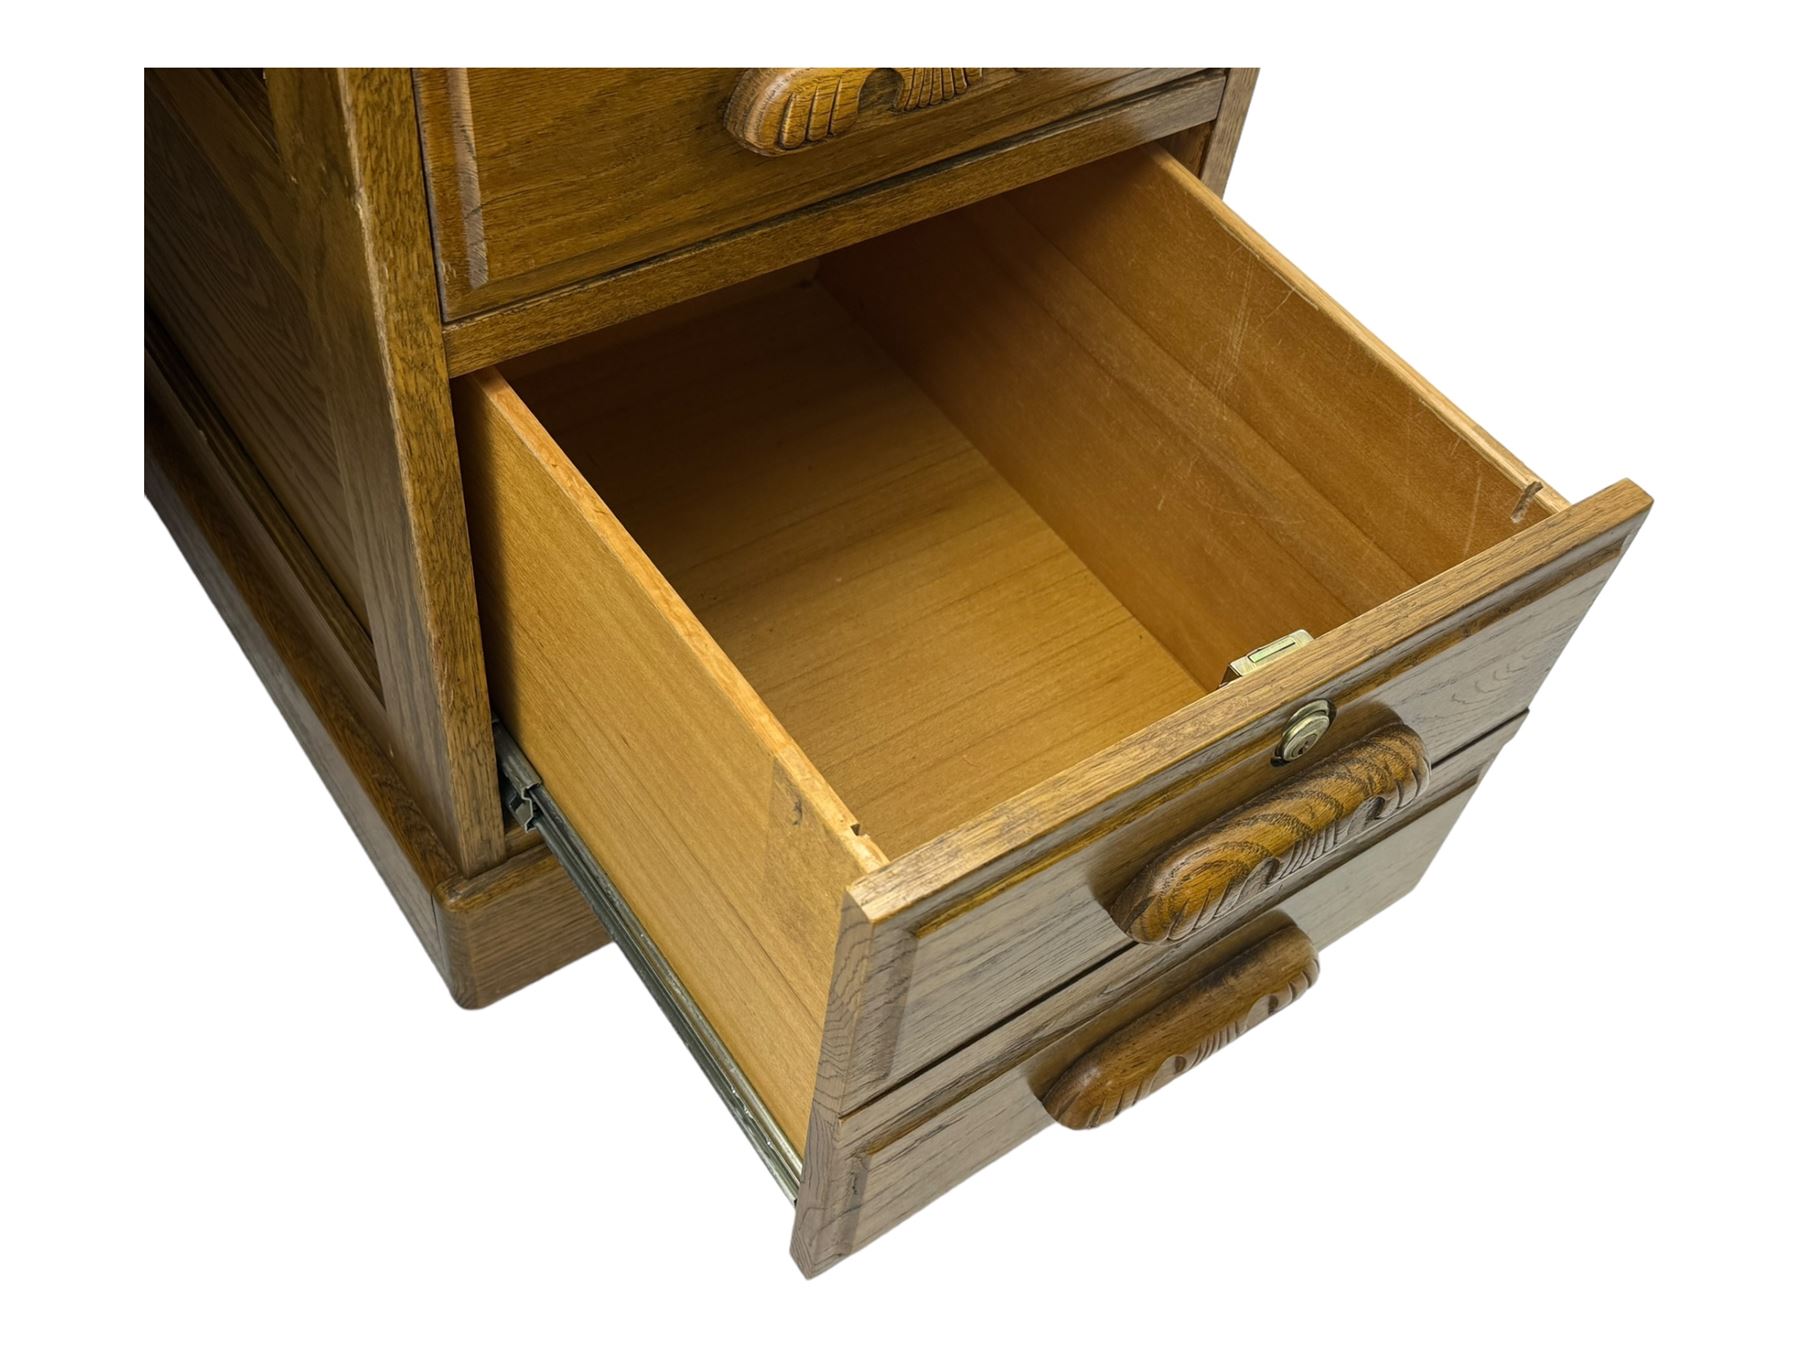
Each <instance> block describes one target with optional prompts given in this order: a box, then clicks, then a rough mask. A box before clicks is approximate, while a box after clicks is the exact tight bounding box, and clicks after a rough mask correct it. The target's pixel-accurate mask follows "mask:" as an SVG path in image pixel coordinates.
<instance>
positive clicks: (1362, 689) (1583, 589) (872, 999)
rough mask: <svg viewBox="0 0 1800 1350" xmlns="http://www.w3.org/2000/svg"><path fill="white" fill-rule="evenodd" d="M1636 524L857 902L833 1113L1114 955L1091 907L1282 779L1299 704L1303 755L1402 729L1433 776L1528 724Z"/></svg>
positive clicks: (1464, 574)
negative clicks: (1305, 717)
mask: <svg viewBox="0 0 1800 1350" xmlns="http://www.w3.org/2000/svg"><path fill="white" fill-rule="evenodd" d="M1648 509H1649V499H1648V498H1646V497H1645V496H1644V495H1643V494H1642V493H1641V492H1640V491H1638V489H1637V488H1636V487H1635V486H1633V485H1632V484H1630V483H1621V484H1619V485H1617V486H1615V487H1613V488H1610V489H1608V490H1607V491H1606V492H1603V493H1601V494H1599V495H1598V496H1596V497H1594V498H1590V499H1589V500H1588V501H1586V502H1583V503H1581V504H1580V505H1578V506H1576V507H1573V508H1571V509H1570V510H1569V511H1567V512H1563V513H1561V514H1559V515H1557V516H1553V517H1551V518H1550V519H1549V520H1546V521H1543V522H1540V523H1539V524H1538V525H1536V526H1533V527H1531V528H1530V529H1529V530H1526V531H1524V532H1523V533H1521V534H1520V535H1518V536H1516V537H1515V538H1513V539H1511V540H1508V541H1507V542H1506V543H1504V544H1501V545H1498V546H1496V547H1495V548H1493V549H1490V550H1489V551H1488V552H1487V553H1484V554H1482V555H1480V556H1479V557H1477V558H1474V559H1471V560H1470V561H1469V562H1467V563H1465V564H1462V565H1461V566H1459V567H1457V568H1453V569H1451V571H1450V572H1448V573H1446V574H1445V575H1444V576H1442V577H1440V578H1438V579H1437V580H1436V581H1434V582H1433V583H1431V584H1430V585H1427V586H1420V587H1417V588H1415V589H1414V590H1412V591H1409V592H1407V594H1406V595H1404V596H1402V597H1400V598H1399V599H1397V600H1395V601H1393V602H1390V603H1389V604H1388V605H1385V606H1382V607H1381V608H1380V609H1378V610H1375V611H1372V612H1371V613H1369V614H1365V615H1362V616H1359V617H1358V618H1356V619H1354V620H1351V621H1350V622H1349V623H1347V624H1345V625H1344V626H1343V627H1341V628H1339V629H1337V630H1336V631H1335V632H1332V633H1329V634H1327V635H1325V636H1324V637H1322V638H1320V639H1319V640H1317V641H1316V642H1314V643H1312V644H1310V645H1309V646H1307V647H1304V648H1302V649H1300V650H1299V651H1297V652H1295V653H1294V654H1293V655H1291V656H1288V657H1286V658H1285V659H1284V660H1283V661H1282V662H1281V663H1279V664H1278V665H1276V666H1274V667H1271V668H1270V669H1269V670H1267V671H1265V672H1262V673H1260V674H1258V675H1257V676H1256V677H1254V678H1252V679H1246V680H1239V681H1237V682H1236V683H1234V684H1231V685H1227V686H1226V687H1225V688H1223V689H1221V690H1219V691H1218V692H1216V693H1214V694H1211V695H1209V696H1208V697H1207V698H1205V699H1202V700H1200V701H1199V702H1198V703H1195V704H1192V705H1190V706H1189V707H1188V708H1185V709H1183V710H1181V711H1180V712H1177V713H1175V714H1173V715H1171V716H1169V717H1166V718H1164V719H1163V720H1162V721H1161V722H1159V723H1158V724H1156V725H1155V726H1153V727H1151V728H1149V729H1148V730H1146V731H1145V732H1143V733H1141V734H1140V735H1137V736H1134V737H1131V738H1128V739H1127V740H1125V741H1123V742H1121V743H1120V744H1119V745H1118V746H1116V747H1114V748H1113V749H1112V750H1111V751H1108V752H1107V753H1105V754H1101V755H1097V756H1095V757H1093V758H1092V759H1089V760H1087V761H1086V762H1085V763H1083V764H1081V765H1079V766H1077V767H1076V768H1075V769H1072V770H1070V771H1069V772H1067V773H1064V774H1059V775H1058V776H1056V777H1055V778H1052V779H1050V780H1048V781H1047V782H1046V783H1044V784H1043V785H1042V786H1041V787H1040V788H1038V789H1037V790H1035V791H1033V792H1031V793H1029V794H1025V795H1022V796H1020V797H1016V798H1014V799H1013V800H1011V801H1010V802H1007V803H1005V804H1004V805H1002V806H1001V807H999V808H997V809H996V810H994V811H992V812H989V813H987V814H986V815H985V816H983V817H981V818H979V819H977V820H974V821H971V822H970V823H969V824H968V825H967V826H965V827H963V828H961V829H958V830H955V831H952V832H951V833H949V834H947V835H944V836H942V837H941V838H939V839H936V840H934V841H932V842H931V843H930V844H927V845H925V846H924V847H922V848H919V849H915V850H914V851H912V852H911V853H909V854H907V855H906V856H904V857H902V858H899V859H896V860H895V862H894V863H892V864H891V865H889V866H888V867H887V868H885V869H883V871H882V872H881V873H879V874H877V875H876V876H873V877H870V878H868V879H867V880H865V881H864V882H862V883H859V884H858V886H857V887H856V888H855V889H854V891H853V896H854V898H855V899H856V900H857V902H858V903H859V904H860V905H861V907H862V909H863V911H864V913H865V915H866V917H867V919H868V921H869V923H870V924H871V926H872V932H871V934H870V935H869V938H868V944H867V953H866V957H865V959H866V973H865V976H864V981H865V985H866V987H864V988H862V989H860V990H859V991H858V993H857V1006H856V1010H855V1015H854V1016H853V1017H851V1016H846V1017H845V1018H843V1019H841V1020H834V1021H833V1024H832V1025H833V1028H834V1034H836V1035H839V1036H840V1037H843V1038H845V1040H844V1043H842V1044H838V1045H833V1046H830V1047H828V1048H827V1051H826V1058H827V1060H829V1061H831V1062H833V1063H836V1064H838V1065H840V1066H843V1067H842V1069H841V1073H842V1078H843V1084H844V1086H843V1088H842V1093H841V1096H842V1100H843V1101H844V1102H846V1103H848V1104H855V1103H859V1102H862V1101H866V1100H868V1099H869V1098H870V1097H872V1096H873V1095H875V1094H876V1093H878V1092H880V1091H882V1090H883V1089H884V1088H885V1087H886V1086H888V1085H890V1084H892V1083H895V1082H900V1081H903V1080H904V1079H905V1078H906V1077H908V1076H909V1075H910V1074H911V1073H913V1072H916V1071H917V1070H918V1069H919V1068H920V1067H922V1066H923V1065H925V1064H928V1063H930V1062H932V1061H933V1060H934V1059H936V1058H938V1057H939V1056H941V1055H943V1054H944V1053H946V1052H947V1051H948V1050H950V1049H951V1048H953V1047H954V1046H956V1045H958V1044H960V1043H961V1042H963V1041H964V1040H966V1039H967V1038H968V1037H969V1036H970V1035H971V1034H973V1033H974V1032H976V1031H978V1030H979V1029H980V1028H982V1027H986V1026H992V1025H993V1024H994V1023H995V1022H996V1021H998V1020H1000V1019H1001V1018H1003V1017H1005V1016H1007V1015H1008V1014H1009V1013H1010V1012H1011V1011H1012V1010H1013V1009H1016V1008H1019V1007H1022V1006H1024V1005H1026V1004H1028V1003H1030V1002H1031V1001H1033V1000H1034V999H1036V998H1038V997H1041V996H1042V995H1043V994H1044V993H1045V992H1046V991H1047V990H1049V989H1053V988H1055V987H1056V986H1057V985H1058V984H1059V983H1061V982H1062V981H1063V980H1066V979H1067V978H1069V977H1070V975H1072V974H1073V973H1075V972H1078V971H1081V970H1084V969H1087V968H1089V967H1090V966H1092V965H1093V964H1094V963H1095V962H1097V961H1100V960H1103V959H1105V958H1106V957H1108V956H1109V955H1112V954H1115V953H1117V952H1118V951H1119V950H1121V948H1122V945H1123V941H1124V940H1123V938H1122V935H1121V934H1120V933H1119V931H1118V928H1117V927H1116V926H1115V925H1114V924H1113V922H1112V921H1111V920H1110V919H1109V918H1108V917H1107V915H1106V913H1105V910H1104V909H1103V908H1102V901H1103V899H1104V898H1105V897H1107V896H1110V895H1112V894H1113V893H1114V892H1115V891H1116V890H1118V889H1119V888H1120V887H1122V886H1124V885H1125V884H1126V882H1127V881H1128V880H1129V879H1130V877H1131V876H1132V875H1133V874H1134V873H1135V872H1136V871H1137V870H1138V869H1139V868H1141V867H1142V866H1143V864H1144V863H1145V862H1146V861H1147V860H1148V859H1149V858H1151V857H1153V856H1155V855H1156V854H1157V853H1159V852H1160V851H1161V850H1162V849H1164V848H1166V847H1167V846H1168V845H1169V844H1170V843H1172V842H1173V841H1174V840H1176V839H1178V838H1180V837H1181V836H1183V835H1185V834H1187V833H1189V832H1191V831H1192V830H1194V829H1196V828H1197V827H1199V826H1201V825H1203V824H1205V823H1207V822H1208V821H1211V820H1214V819H1216V818H1217V817H1218V816H1219V815H1220V814H1221V813H1222V812H1224V811H1226V810H1227V809H1229V808H1230V807H1232V806H1235V805H1237V804H1238V803H1240V802H1243V801H1246V800H1248V799H1250V798H1251V797H1254V796H1256V795H1257V794H1259V793H1261V792H1263V791H1265V790H1267V789H1268V788H1270V787H1271V786H1273V785H1274V784H1275V783H1277V782H1278V781H1280V779H1281V776H1282V774H1283V773H1284V772H1288V771H1291V770H1283V769H1281V768H1278V767H1276V766H1275V765H1273V764H1272V762H1271V761H1272V759H1273V757H1274V754H1275V750H1276V747H1277V745H1278V744H1279V740H1280V735H1281V731H1282V728H1283V726H1284V725H1285V724H1286V721H1287V718H1288V716H1289V714H1290V713H1291V712H1292V710H1293V709H1294V708H1296V707H1298V706H1299V705H1300V704H1302V703H1304V702H1306V701H1307V700H1309V699H1313V698H1329V699H1331V700H1332V701H1333V703H1334V704H1335V705H1336V707H1337V709H1338V716H1337V720H1336V722H1335V723H1334V724H1333V727H1332V730H1331V732H1330V733H1329V734H1328V736H1327V737H1326V739H1325V741H1324V742H1323V743H1322V744H1321V746H1320V747H1319V748H1318V749H1317V750H1315V752H1314V753H1315V754H1318V753H1329V752H1330V751H1331V750H1332V749H1333V748H1335V747H1336V746H1338V745H1342V744H1347V743H1349V742H1350V741H1352V740H1354V739H1356V738H1358V737H1360V736H1363V735H1366V734H1368V733H1369V732H1371V731H1373V730H1374V729H1376V728H1377V727H1379V726H1381V725H1384V724H1386V723H1387V722H1390V721H1392V720H1395V719H1398V720H1400V721H1403V722H1404V723H1405V724H1406V725H1407V726H1409V727H1411V728H1412V729H1413V730H1414V731H1416V732H1417V733H1418V734H1419V736H1420V737H1421V738H1422V739H1423V741H1424V743H1425V746H1426V749H1427V751H1428V752H1429V755H1430V758H1431V761H1432V764H1433V766H1434V769H1435V766H1436V764H1437V763H1438V761H1439V760H1441V759H1442V758H1444V757H1445V756H1447V755H1449V754H1451V753H1453V752H1454V751H1455V750H1457V749H1458V748H1459V747H1461V746H1463V745H1466V744H1469V743H1470V742H1472V741H1474V740H1475V739H1477V738H1479V737H1480V736H1482V735H1483V734H1484V733H1486V732H1487V731H1489V730H1490V729H1491V728H1493V727H1495V726H1498V725H1500V724H1501V723H1503V722H1506V721H1508V720H1510V719H1511V718H1513V717H1515V716H1517V715H1518V714H1519V713H1520V712H1523V711H1524V710H1525V709H1526V708H1527V707H1528V706H1529V704H1530V701H1531V698H1532V695H1533V694H1534V693H1535V692H1536V690H1537V688H1538V686H1539V684H1541V683H1542V681H1543V679H1544V677H1545V676H1546V675H1547V674H1548V672H1549V670H1550V668H1551V666H1552V665H1553V664H1554V663H1555V661H1556V658H1557V656H1558V655H1559V654H1560V653H1561V651H1562V648H1563V645H1564V644H1565V643H1566V642H1567V640H1568V638H1569V637H1570V635H1571V634H1572V633H1573V632H1574V630H1575V627H1576V625H1577V624H1579V622H1580V621H1581V618H1582V616H1583V615H1584V614H1585V613H1586V612H1587V609H1588V606H1589V605H1590V604H1591V603H1592V602H1593V600H1594V598H1595V596H1596V595H1598V593H1599V591H1600V589H1601V587H1602V585H1603V584H1604V583H1605V581H1606V579H1607V578H1608V576H1610V575H1611V572H1612V569H1613V567H1614V566H1615V565H1616V564H1617V562H1618V560H1619V558H1620V557H1621V556H1622V554H1623V553H1624V550H1625V548H1626V547H1627V545H1628V544H1629V542H1630V540H1631V538H1632V536H1633V535H1634V534H1635V532H1636V530H1637V528H1638V526H1639V525H1640V524H1641V523H1642V519H1643V515H1644V513H1645V512H1646V511H1647V510H1648ZM1302 763H1303V764H1304V763H1305V761H1302ZM977 972H979V973H980V974H979V975H978V974H977Z"/></svg>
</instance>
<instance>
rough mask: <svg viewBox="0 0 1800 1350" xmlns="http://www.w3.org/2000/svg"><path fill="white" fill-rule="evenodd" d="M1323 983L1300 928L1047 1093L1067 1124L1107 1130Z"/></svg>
mask: <svg viewBox="0 0 1800 1350" xmlns="http://www.w3.org/2000/svg"><path fill="white" fill-rule="evenodd" d="M1318 978H1319V954H1318V952H1316V951H1315V950H1313V945H1312V943H1311V942H1310V941H1308V940H1307V937H1306V934H1304V933H1302V932H1301V931H1300V930H1299V929H1298V928H1296V927H1294V925H1293V924H1291V923H1290V924H1284V925H1283V926H1282V927H1281V928H1279V929H1277V930H1276V931H1275V932H1274V933H1271V934H1270V935H1269V936H1268V937H1266V938H1264V939H1263V940H1262V941H1261V942H1259V943H1257V944H1256V945H1255V946H1254V947H1251V948H1249V949H1248V950H1246V951H1243V952H1240V953H1238V955H1236V956H1235V957H1233V958H1232V959H1231V960H1229V961H1227V962H1226V963H1225V964H1224V965H1222V966H1219V967H1218V968H1217V969H1215V970H1212V971H1209V972H1208V973H1207V974H1206V975H1204V976H1202V977H1201V978H1200V979H1199V980H1198V981H1196V982H1195V983H1194V984H1191V985H1189V986H1188V987H1187V988H1186V989H1184V990H1182V991H1181V992H1180V993H1179V994H1176V995H1174V996H1173V997H1171V998H1168V999H1165V1000H1164V1001H1163V1002H1161V1003H1159V1004H1157V1005H1156V1006H1155V1007H1154V1008H1152V1009H1151V1010H1150V1011H1149V1012H1147V1013H1144V1014H1143V1015H1142V1016H1140V1017H1138V1018H1137V1019H1136V1020H1134V1021H1131V1022H1127V1023H1126V1024H1125V1025H1124V1026H1122V1027H1120V1028H1119V1029H1118V1030H1117V1031H1115V1032H1113V1033H1112V1035H1110V1036H1108V1037H1107V1038H1106V1039H1105V1040H1103V1041H1101V1042H1100V1043H1099V1044H1098V1045H1095V1046H1093V1047H1092V1048H1090V1049H1089V1050H1087V1051H1086V1052H1085V1053H1084V1054H1083V1055H1082V1056H1081V1058H1079V1059H1077V1060H1076V1061H1075V1062H1074V1063H1073V1064H1071V1065H1069V1067H1068V1068H1067V1069H1065V1070H1063V1073H1062V1075H1061V1077H1059V1078H1058V1079H1057V1080H1056V1081H1055V1082H1054V1083H1052V1084H1051V1085H1050V1090H1049V1091H1048V1092H1046V1093H1045V1094H1044V1095H1043V1098H1042V1101H1043V1103H1044V1109H1045V1110H1046V1111H1048V1112H1049V1113H1050V1115H1051V1117H1052V1118H1053V1119H1055V1121H1056V1122H1057V1123H1058V1124H1059V1125H1067V1126H1068V1127H1069V1128H1070V1129H1072V1130H1088V1129H1092V1128H1093V1127H1094V1126H1096V1125H1104V1124H1106V1122H1107V1121H1109V1120H1111V1119H1112V1118H1113V1117H1114V1116H1116V1115H1118V1114H1119V1113H1120V1112H1121V1111H1125V1110H1128V1109H1129V1108H1131V1107H1133V1106H1135V1105H1137V1103H1139V1102H1141V1101H1143V1100H1144V1098H1146V1097H1148V1096H1149V1095H1150V1094H1151V1093H1152V1092H1155V1091H1156V1090H1157V1089H1158V1088H1161V1087H1165V1086H1167V1085H1168V1084H1170V1083H1172V1082H1174V1081H1175V1080H1176V1079H1177V1078H1179V1077H1181V1075H1182V1074H1184V1073H1186V1072H1187V1071H1188V1070H1189V1069H1191V1068H1193V1067H1194V1066H1195V1065H1196V1064H1198V1063H1200V1061H1201V1060H1203V1059H1205V1058H1206V1057H1207V1056H1208V1055H1210V1054H1212V1053H1213V1052H1214V1051H1217V1050H1220V1049H1223V1048H1224V1047H1225V1046H1227V1045H1230V1044H1231V1043H1232V1042H1233V1041H1235V1040H1236V1039H1237V1038H1238V1037H1239V1036H1242V1035H1243V1034H1244V1033H1245V1032H1246V1031H1248V1030H1250V1028H1251V1027H1253V1026H1256V1025H1257V1024H1258V1023H1261V1022H1265V1021H1267V1020H1268V1019H1269V1018H1271V1017H1273V1016H1274V1015H1275V1014H1276V1013H1278V1012H1280V1011H1281V1010H1282V1009H1283V1008H1285V1007H1287V1006H1288V1004H1290V1003H1292V1002H1293V1001H1294V1000H1295V999H1297V998H1299V997H1300V995H1302V994H1304V993H1305V992H1306V991H1307V990H1308V989H1310V988H1312V986H1313V983H1314V981H1316V980H1317V979H1318Z"/></svg>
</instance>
